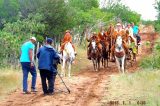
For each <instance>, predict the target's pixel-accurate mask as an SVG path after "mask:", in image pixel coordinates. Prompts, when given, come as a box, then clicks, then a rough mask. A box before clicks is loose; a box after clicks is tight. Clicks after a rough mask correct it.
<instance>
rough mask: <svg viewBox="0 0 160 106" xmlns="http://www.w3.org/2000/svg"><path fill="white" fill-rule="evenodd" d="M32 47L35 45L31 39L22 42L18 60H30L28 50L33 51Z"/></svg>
mask: <svg viewBox="0 0 160 106" xmlns="http://www.w3.org/2000/svg"><path fill="white" fill-rule="evenodd" d="M34 48H35V46H34V44H33V43H32V42H31V41H28V42H26V43H24V44H23V45H22V46H21V57H20V62H31V61H30V58H29V50H30V49H32V50H33V51H34ZM33 53H34V52H33Z"/></svg>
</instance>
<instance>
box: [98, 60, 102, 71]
mask: <svg viewBox="0 0 160 106" xmlns="http://www.w3.org/2000/svg"><path fill="white" fill-rule="evenodd" d="M100 60H101V58H98V61H97V62H98V71H99V69H100Z"/></svg>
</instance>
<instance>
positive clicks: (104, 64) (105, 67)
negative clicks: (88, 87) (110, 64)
mask: <svg viewBox="0 0 160 106" xmlns="http://www.w3.org/2000/svg"><path fill="white" fill-rule="evenodd" d="M103 59H104V68H106V58H103Z"/></svg>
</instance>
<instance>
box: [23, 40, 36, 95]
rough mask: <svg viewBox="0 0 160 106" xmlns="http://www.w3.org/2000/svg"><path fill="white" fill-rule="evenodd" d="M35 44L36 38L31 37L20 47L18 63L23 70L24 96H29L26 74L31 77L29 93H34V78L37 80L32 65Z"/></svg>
mask: <svg viewBox="0 0 160 106" xmlns="http://www.w3.org/2000/svg"><path fill="white" fill-rule="evenodd" d="M35 43H36V38H35V37H31V38H30V41H28V42H25V43H24V44H23V45H22V46H21V56H20V62H21V65H22V70H23V93H24V94H29V93H30V92H29V91H28V84H27V80H28V73H29V72H30V73H31V75H32V85H31V91H32V92H36V88H35V85H36V78H37V72H36V68H35V65H34V62H33V60H34V49H35V45H34V44H35Z"/></svg>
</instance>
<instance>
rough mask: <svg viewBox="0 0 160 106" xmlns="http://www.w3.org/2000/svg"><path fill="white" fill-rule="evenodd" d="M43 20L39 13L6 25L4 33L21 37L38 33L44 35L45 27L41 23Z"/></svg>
mask: <svg viewBox="0 0 160 106" xmlns="http://www.w3.org/2000/svg"><path fill="white" fill-rule="evenodd" d="M42 18H43V16H42V15H41V14H39V13H37V14H35V15H33V14H30V15H29V16H28V18H27V19H24V20H20V19H19V20H17V21H16V22H13V23H6V24H5V25H4V29H3V31H5V32H10V33H12V34H13V35H19V36H27V35H28V36H32V35H33V34H36V33H42V32H44V30H45V25H44V24H42V23H41V20H42Z"/></svg>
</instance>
